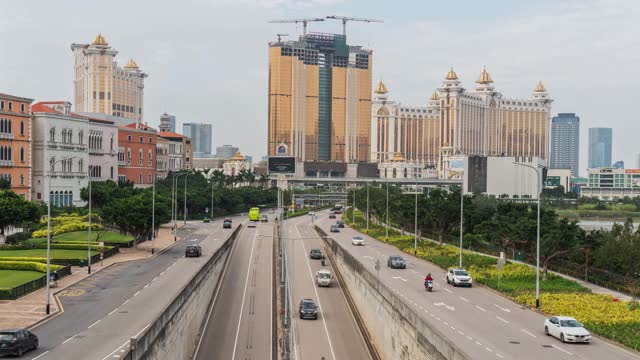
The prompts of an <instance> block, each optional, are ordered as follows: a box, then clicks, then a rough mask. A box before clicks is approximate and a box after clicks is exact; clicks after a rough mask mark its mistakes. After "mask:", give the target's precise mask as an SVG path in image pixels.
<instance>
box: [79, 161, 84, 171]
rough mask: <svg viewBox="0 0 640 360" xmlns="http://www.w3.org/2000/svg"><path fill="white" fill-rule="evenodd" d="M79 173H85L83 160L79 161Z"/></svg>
mask: <svg viewBox="0 0 640 360" xmlns="http://www.w3.org/2000/svg"><path fill="white" fill-rule="evenodd" d="M78 171H79V172H83V171H84V161H82V159H80V160H78Z"/></svg>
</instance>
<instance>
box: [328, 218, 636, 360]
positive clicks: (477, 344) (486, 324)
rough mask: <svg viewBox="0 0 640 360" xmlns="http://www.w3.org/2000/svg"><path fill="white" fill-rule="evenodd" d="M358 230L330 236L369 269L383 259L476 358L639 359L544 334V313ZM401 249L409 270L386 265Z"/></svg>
mask: <svg viewBox="0 0 640 360" xmlns="http://www.w3.org/2000/svg"><path fill="white" fill-rule="evenodd" d="M318 217H319V221H318V225H319V226H320V227H321V228H322V229H323V230H325V231H326V232H327V233H329V228H330V225H331V224H333V223H334V222H335V221H334V220H330V219H328V217H327V213H326V212H321V213H319V214H318ZM355 234H359V233H357V232H356V231H354V230H353V229H350V228H345V229H343V231H342V232H341V233H339V234H335V233H331V234H330V236H331V237H332V238H334V239H336V240H337V241H339V242H340V243H341V244H343V246H344V248H345V249H346V250H347V251H349V252H350V253H351V254H353V255H354V256H356V257H357V258H358V259H359V260H360V261H361V262H362V263H363V264H364V265H365V266H366V267H367V269H369V270H370V271H375V270H374V263H375V259H380V262H381V264H383V267H382V268H381V270H380V280H381V281H382V282H383V283H384V284H385V285H387V286H389V287H390V288H391V289H392V290H393V291H394V292H395V293H396V294H397V295H398V296H400V297H401V298H403V299H404V300H405V301H406V302H407V304H409V305H410V306H412V307H413V308H414V309H416V310H417V311H419V312H420V313H421V314H422V316H423V317H424V318H425V319H428V320H429V321H430V322H431V323H432V324H433V325H434V326H435V327H436V328H438V330H440V331H442V332H443V333H444V334H445V335H446V336H448V337H449V338H450V339H451V340H452V341H454V342H455V343H456V344H457V345H458V346H460V347H461V348H462V349H463V350H464V351H466V352H467V353H468V354H470V356H472V357H473V358H474V359H500V358H507V359H515V358H517V359H535V360H538V359H540V358H549V359H576V358H583V359H624V360H631V359H633V360H637V359H640V356H638V355H637V354H634V353H632V352H631V351H628V350H626V349H623V348H621V347H617V346H613V345H611V344H610V343H608V342H604V341H602V340H599V339H596V340H594V342H593V343H592V344H589V345H582V344H561V343H560V342H559V341H557V340H556V339H554V338H550V337H546V336H545V335H544V332H543V322H544V319H545V318H544V316H542V315H541V314H538V313H535V312H533V311H531V310H529V309H528V308H526V307H522V306H520V305H518V304H516V303H514V302H512V301H510V300H508V299H506V298H504V297H502V296H499V295H498V294H496V293H494V292H493V291H491V290H488V289H484V288H482V287H473V288H454V287H451V286H450V285H447V284H446V280H445V272H444V271H443V270H441V269H440V268H438V267H436V266H435V265H433V264H431V263H428V262H426V261H422V260H421V259H417V258H415V257H413V256H409V255H407V254H404V253H402V252H401V251H399V250H398V249H397V248H395V247H393V246H390V245H387V244H385V243H382V242H379V241H377V240H375V239H373V238H370V237H368V236H366V235H363V236H364V237H365V240H366V245H365V246H362V247H355V246H351V237H352V236H353V235H355ZM361 235H362V234H361ZM397 254H400V255H402V256H403V257H405V258H406V259H407V262H408V264H407V269H406V270H402V269H388V268H386V267H385V266H384V264H386V260H387V258H388V256H390V255H397ZM427 272H431V273H432V275H433V277H434V279H435V286H434V291H433V292H432V293H426V292H425V291H424V286H423V279H424V276H425V274H426V273H427ZM405 280H406V281H405Z"/></svg>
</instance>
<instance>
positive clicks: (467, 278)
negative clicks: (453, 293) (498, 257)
mask: <svg viewBox="0 0 640 360" xmlns="http://www.w3.org/2000/svg"><path fill="white" fill-rule="evenodd" d="M447 284H451V285H453V286H468V287H471V286H473V279H472V278H471V275H469V273H468V272H466V271H465V270H463V269H449V271H447Z"/></svg>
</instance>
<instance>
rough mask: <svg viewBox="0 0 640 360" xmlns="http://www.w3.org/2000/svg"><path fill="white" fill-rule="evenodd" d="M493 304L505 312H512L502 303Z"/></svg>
mask: <svg viewBox="0 0 640 360" xmlns="http://www.w3.org/2000/svg"><path fill="white" fill-rule="evenodd" d="M493 306H495V307H497V308H499V309H500V310H502V311H505V312H508V313H510V312H511V310H509V309H507V308H503V307H502V306H500V305H498V304H493Z"/></svg>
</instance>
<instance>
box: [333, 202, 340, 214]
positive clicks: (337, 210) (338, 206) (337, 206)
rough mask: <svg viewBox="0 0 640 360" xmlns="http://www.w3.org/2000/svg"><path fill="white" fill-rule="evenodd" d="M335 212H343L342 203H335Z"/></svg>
mask: <svg viewBox="0 0 640 360" xmlns="http://www.w3.org/2000/svg"><path fill="white" fill-rule="evenodd" d="M332 210H333V212H334V213H335V214H342V204H335V205H333V209H332Z"/></svg>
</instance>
